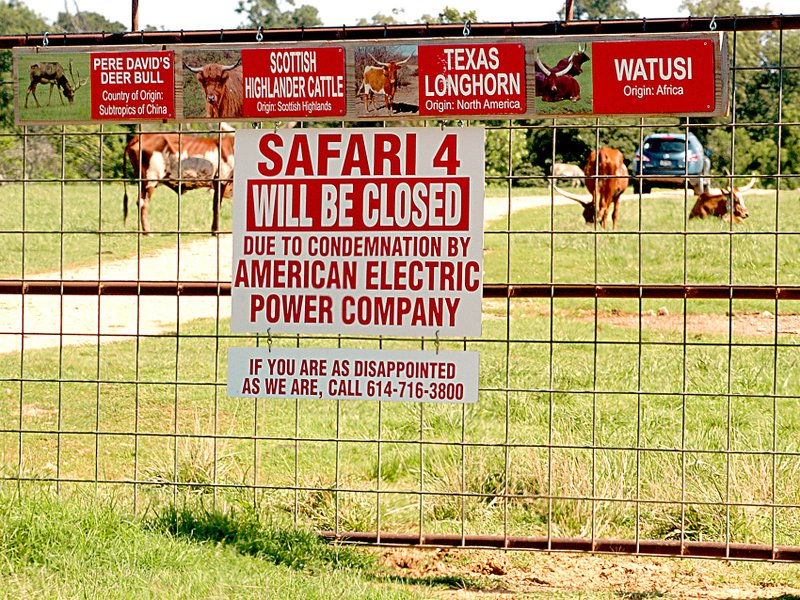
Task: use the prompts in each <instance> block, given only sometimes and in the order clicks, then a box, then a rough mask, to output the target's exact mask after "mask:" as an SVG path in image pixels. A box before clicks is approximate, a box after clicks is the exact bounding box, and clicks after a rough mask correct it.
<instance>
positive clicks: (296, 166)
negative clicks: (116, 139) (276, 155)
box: [286, 135, 314, 177]
mask: <svg viewBox="0 0 800 600" xmlns="http://www.w3.org/2000/svg"><path fill="white" fill-rule="evenodd" d="M298 170H299V171H300V173H297V171H298ZM286 175H289V176H297V175H299V176H301V177H302V176H303V175H306V176H309V175H314V162H313V161H312V159H311V148H309V146H308V137H306V136H305V135H296V136H294V137H293V138H292V147H291V148H290V149H289V158H288V159H287V161H286Z"/></svg>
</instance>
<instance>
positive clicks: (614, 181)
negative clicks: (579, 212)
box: [553, 146, 628, 229]
mask: <svg viewBox="0 0 800 600" xmlns="http://www.w3.org/2000/svg"><path fill="white" fill-rule="evenodd" d="M598 155H599V157H598ZM583 170H584V172H585V173H586V189H587V190H589V193H590V194H591V195H592V198H591V200H585V199H583V198H580V197H579V196H574V195H572V194H570V193H567V192H565V191H564V190H561V189H559V188H558V187H556V186H555V185H553V188H554V189H555V190H556V191H557V192H558V193H559V194H561V195H562V196H564V197H565V198H569V199H570V200H575V201H576V202H579V203H580V204H581V205H583V218H584V220H585V221H586V222H587V223H594V222H595V220H597V222H598V223H599V224H600V226H601V227H603V228H605V226H606V218H607V217H608V212H609V210H611V205H612V204H613V212H612V215H611V223H612V226H613V228H614V229H616V228H617V214H618V212H619V197H620V196H621V195H622V193H623V192H624V191H625V189H626V188H627V187H628V168H627V167H626V166H625V157H624V156H623V155H622V152H620V151H619V150H615V149H614V148H608V147H607V146H603V147H602V148H600V151H599V153H595V151H594V150H592V153H591V154H590V155H589V159H588V160H587V161H586V166H585V167H584V168H583Z"/></svg>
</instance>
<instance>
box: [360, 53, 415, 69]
mask: <svg viewBox="0 0 800 600" xmlns="http://www.w3.org/2000/svg"><path fill="white" fill-rule="evenodd" d="M367 56H369V57H370V58H371V59H372V61H373V62H376V63H378V64H379V65H381V66H383V67H387V66H389V63H385V62H381V61H379V60H378V59H377V58H375V57H374V56H372V54H371V53H369V52H367ZM408 58H411V57H410V56H409V57H408Z"/></svg>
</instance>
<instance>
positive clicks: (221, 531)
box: [0, 493, 426, 600]
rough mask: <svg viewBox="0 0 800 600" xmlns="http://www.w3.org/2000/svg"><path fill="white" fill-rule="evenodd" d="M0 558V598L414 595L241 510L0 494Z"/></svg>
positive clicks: (367, 559)
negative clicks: (137, 506)
mask: <svg viewBox="0 0 800 600" xmlns="http://www.w3.org/2000/svg"><path fill="white" fill-rule="evenodd" d="M0 555H1V556H3V561H0V587H2V589H3V590H4V591H3V595H4V597H19V598H30V597H47V598H52V597H58V598H77V597H102V598H133V597H136V598H276V599H277V598H280V599H283V598H287V597H297V598H319V599H323V598H331V597H336V598H359V599H360V598H371V599H375V600H384V599H385V600H390V599H398V600H399V599H401V598H416V597H422V596H418V595H417V594H416V593H415V591H414V590H413V589H406V590H404V589H402V588H401V587H400V586H398V585H395V584H393V583H392V582H391V580H390V579H389V578H388V577H387V576H386V574H385V573H383V572H382V570H381V569H380V567H379V566H378V564H377V562H376V561H375V560H374V558H373V557H372V556H371V555H368V554H365V553H363V552H360V551H358V550H355V549H349V548H343V547H340V546H336V545H330V544H327V543H326V542H324V541H323V540H322V539H320V538H319V537H317V536H315V535H313V534H311V533H308V532H305V531H302V530H298V529H277V528H274V527H271V526H270V525H269V524H265V523H264V522H263V521H261V520H258V519H256V518H255V516H254V515H253V514H252V513H248V512H247V511H238V512H228V513H222V512H219V511H214V510H205V509H202V508H193V509H189V508H181V509H175V508H172V509H167V510H165V511H164V512H163V513H160V514H155V515H150V516H144V517H142V516H133V515H130V514H126V511H125V510H124V509H121V508H120V507H119V506H117V505H115V504H114V503H113V502H110V501H107V502H104V501H101V502H99V503H98V502H94V501H92V500H91V498H90V497H83V498H82V499H75V498H73V499H71V500H57V499H55V498H54V497H51V496H49V495H47V494H46V493H45V494H33V493H32V494H26V495H24V496H23V497H21V498H17V497H13V496H11V495H9V494H7V493H2V494H0ZM425 587H426V586H425V584H424V583H423V584H421V585H419V586H418V589H420V590H421V589H425Z"/></svg>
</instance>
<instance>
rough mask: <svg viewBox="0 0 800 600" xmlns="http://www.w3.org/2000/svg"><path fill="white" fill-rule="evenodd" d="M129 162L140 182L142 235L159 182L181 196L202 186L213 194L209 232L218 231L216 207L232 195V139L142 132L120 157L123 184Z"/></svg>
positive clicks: (125, 205)
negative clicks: (224, 198) (223, 199)
mask: <svg viewBox="0 0 800 600" xmlns="http://www.w3.org/2000/svg"><path fill="white" fill-rule="evenodd" d="M128 161H130V163H131V166H132V167H133V174H134V176H135V177H136V178H137V180H138V181H139V219H140V222H141V228H142V232H143V233H144V234H145V235H150V219H149V217H148V208H149V206H150V200H152V198H153V192H154V191H155V189H156V186H158V184H159V183H164V185H166V186H167V187H169V188H170V189H172V190H173V191H175V192H179V191H180V193H181V194H183V193H185V192H187V191H189V190H194V189H197V188H201V187H208V188H211V189H212V190H213V191H214V201H213V206H212V213H213V214H212V219H211V232H212V233H214V234H216V233H217V231H219V205H220V200H221V198H222V196H226V197H229V196H230V195H231V194H232V192H233V165H234V157H233V138H232V137H231V136H230V135H228V134H225V135H223V136H222V137H220V138H216V137H199V136H191V135H179V134H177V133H142V134H139V135H137V136H135V137H133V138H132V139H131V140H130V142H128V145H127V147H126V148H125V154H124V155H123V157H122V169H123V177H124V178H125V179H124V180H123V181H127V178H128V167H127V164H128ZM122 207H123V215H124V217H125V219H126V220H127V217H128V191H127V186H126V188H125V196H124V198H123V204H122Z"/></svg>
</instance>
